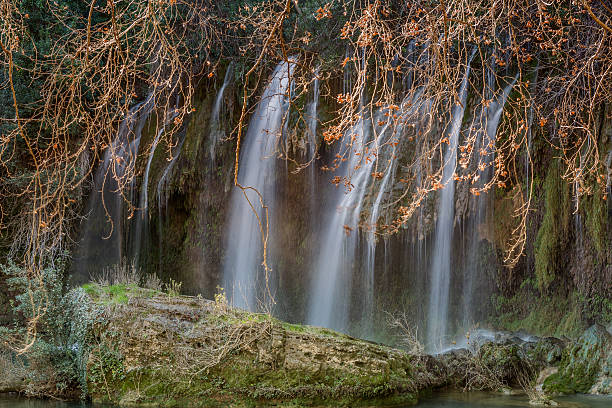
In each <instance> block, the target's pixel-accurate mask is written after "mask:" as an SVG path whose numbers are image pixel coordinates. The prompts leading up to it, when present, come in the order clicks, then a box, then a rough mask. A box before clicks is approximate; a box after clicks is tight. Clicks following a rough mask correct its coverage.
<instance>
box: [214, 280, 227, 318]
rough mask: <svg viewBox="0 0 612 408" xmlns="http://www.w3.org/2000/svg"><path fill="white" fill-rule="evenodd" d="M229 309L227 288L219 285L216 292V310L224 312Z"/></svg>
mask: <svg viewBox="0 0 612 408" xmlns="http://www.w3.org/2000/svg"><path fill="white" fill-rule="evenodd" d="M226 310H227V295H226V294H225V289H223V288H222V287H221V286H217V293H216V294H215V311H217V312H224V311H226Z"/></svg>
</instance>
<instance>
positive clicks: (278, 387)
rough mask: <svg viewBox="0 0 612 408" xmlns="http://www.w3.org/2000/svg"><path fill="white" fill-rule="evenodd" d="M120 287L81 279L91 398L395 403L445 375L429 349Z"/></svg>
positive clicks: (132, 402) (189, 403)
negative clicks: (413, 350)
mask: <svg viewBox="0 0 612 408" xmlns="http://www.w3.org/2000/svg"><path fill="white" fill-rule="evenodd" d="M121 289H122V290H121V291H118V289H113V290H110V289H109V288H101V287H98V286H92V287H88V293H90V296H91V299H92V300H93V302H94V303H96V304H101V305H104V306H105V307H106V313H105V315H104V318H103V319H102V320H101V322H102V323H99V324H98V325H97V326H96V327H95V328H94V331H95V338H96V339H97V340H96V342H97V346H96V347H94V348H93V351H92V353H91V354H90V359H89V363H88V366H87V368H88V389H89V394H90V395H91V397H92V399H93V400H94V401H95V402H108V403H114V404H120V405H123V406H163V407H170V406H182V407H198V406H227V405H232V406H254V405H261V404H281V405H282V404H298V405H300V406H304V405H333V406H356V405H361V404H366V405H370V406H371V405H372V404H376V405H386V404H391V405H397V404H407V403H413V402H415V401H416V396H417V395H418V394H419V392H421V391H422V390H427V389H430V388H432V387H438V386H442V385H444V384H446V382H447V379H446V378H445V377H444V375H442V374H441V373H442V371H441V370H439V369H436V367H437V363H436V362H435V361H434V360H432V359H431V358H430V359H427V358H425V357H416V356H412V355H409V354H407V353H405V352H402V351H400V350H396V349H392V348H389V347H386V346H383V345H380V344H376V343H372V342H368V341H363V340H359V339H355V338H352V337H350V336H346V335H344V334H341V333H337V332H333V331H331V330H327V329H321V328H316V327H311V326H299V325H291V324H287V323H284V322H280V321H278V320H277V319H274V318H272V317H270V316H268V315H264V314H257V313H249V312H246V311H243V310H239V309H233V308H230V307H228V306H227V305H225V304H221V303H215V302H212V301H207V300H204V299H202V298H199V297H185V296H174V297H170V296H168V295H166V294H163V293H159V292H152V291H148V290H144V289H140V288H136V287H131V286H124V287H122V288H121ZM115 292H120V295H121V299H123V297H125V298H127V301H114V300H116V298H117V296H118V293H115ZM432 373H435V374H432Z"/></svg>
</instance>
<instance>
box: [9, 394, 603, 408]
mask: <svg viewBox="0 0 612 408" xmlns="http://www.w3.org/2000/svg"><path fill="white" fill-rule="evenodd" d="M555 401H557V402H558V403H559V405H558V408H611V407H612V396H608V397H600V396H591V395H572V396H567V397H559V398H556V399H555ZM416 406H417V407H418V408H521V407H524V408H528V407H532V406H531V405H529V403H528V401H527V397H525V396H523V395H520V396H513V395H508V396H506V395H499V394H491V393H485V392H468V393H459V392H453V393H444V394H436V395H435V396H433V397H431V398H426V399H422V400H421V402H420V403H419V404H417V405H416ZM0 408H116V407H113V406H110V405H96V404H88V403H65V402H58V401H42V400H29V399H20V398H13V397H7V396H2V395H0Z"/></svg>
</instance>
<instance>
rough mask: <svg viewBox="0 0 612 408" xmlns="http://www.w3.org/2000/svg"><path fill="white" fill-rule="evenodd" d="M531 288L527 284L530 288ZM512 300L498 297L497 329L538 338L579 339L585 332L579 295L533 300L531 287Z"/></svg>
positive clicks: (494, 322)
mask: <svg viewBox="0 0 612 408" xmlns="http://www.w3.org/2000/svg"><path fill="white" fill-rule="evenodd" d="M527 286H528V285H527ZM521 289H522V290H521V291H520V292H519V293H518V294H516V295H515V296H513V297H511V298H506V297H503V296H496V297H494V298H493V301H492V302H493V304H494V307H495V313H494V315H495V316H494V317H492V318H491V323H492V324H493V326H494V327H496V328H499V329H503V330H510V331H517V330H525V331H527V332H529V333H533V334H536V335H539V336H556V337H561V336H568V337H570V338H577V337H578V336H579V335H580V334H581V333H582V332H583V331H584V329H585V327H584V324H583V319H582V315H581V309H580V302H579V299H578V297H577V296H576V295H572V296H569V297H568V296H567V295H554V296H546V297H541V298H537V299H534V297H533V294H531V293H530V292H531V291H530V290H529V288H528V287H524V288H521Z"/></svg>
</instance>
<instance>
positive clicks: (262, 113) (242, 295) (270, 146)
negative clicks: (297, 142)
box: [223, 57, 296, 310]
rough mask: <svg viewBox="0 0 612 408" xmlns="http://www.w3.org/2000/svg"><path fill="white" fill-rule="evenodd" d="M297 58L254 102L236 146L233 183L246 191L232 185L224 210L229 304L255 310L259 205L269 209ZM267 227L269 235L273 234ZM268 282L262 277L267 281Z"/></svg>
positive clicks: (279, 69) (280, 69)
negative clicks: (237, 164) (238, 147)
mask: <svg viewBox="0 0 612 408" xmlns="http://www.w3.org/2000/svg"><path fill="white" fill-rule="evenodd" d="M295 65H296V59H295V58H293V57H292V58H290V59H289V61H283V62H280V63H279V64H278V65H277V66H276V69H275V70H274V73H273V75H272V78H271V80H270V82H269V84H268V85H267V87H266V89H265V90H264V92H263V95H262V98H261V101H260V102H259V103H258V105H257V108H256V110H255V112H254V113H253V116H252V117H251V119H250V122H249V127H248V130H247V133H246V137H245V139H244V143H243V144H242V148H241V157H240V171H239V174H238V182H239V183H240V184H241V185H242V186H243V187H245V188H246V190H244V191H243V190H242V189H240V188H239V187H234V191H233V192H232V198H231V209H230V212H229V226H228V235H227V236H228V240H227V251H226V253H225V262H224V271H223V273H224V275H223V285H224V288H225V289H226V290H227V292H228V294H229V296H230V298H231V300H232V302H233V304H234V305H235V306H238V307H242V308H248V309H250V310H255V309H256V308H257V302H258V301H262V299H258V298H257V297H258V294H259V292H258V289H259V287H258V286H259V285H266V284H268V283H269V282H267V281H265V282H264V281H262V279H261V278H262V277H261V274H262V270H263V267H262V255H263V242H262V230H261V229H260V224H259V222H258V219H259V220H261V223H262V226H263V232H264V233H265V232H266V228H267V227H266V223H267V217H266V212H265V211H264V210H263V208H262V205H261V203H260V197H259V196H258V194H257V192H256V191H255V190H254V189H257V191H258V192H259V193H260V194H261V195H262V197H263V198H262V199H263V205H264V206H266V207H267V208H269V213H272V212H273V211H274V192H275V182H276V180H275V178H276V174H275V171H274V170H275V160H274V158H275V157H276V154H277V149H278V139H279V133H280V132H281V126H282V120H283V115H284V113H285V112H284V109H283V108H284V107H286V98H287V93H288V90H289V85H290V83H291V79H290V77H291V75H292V74H293V70H294V68H295ZM273 228H274V225H270V228H269V231H273ZM266 278H267V277H266Z"/></svg>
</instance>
